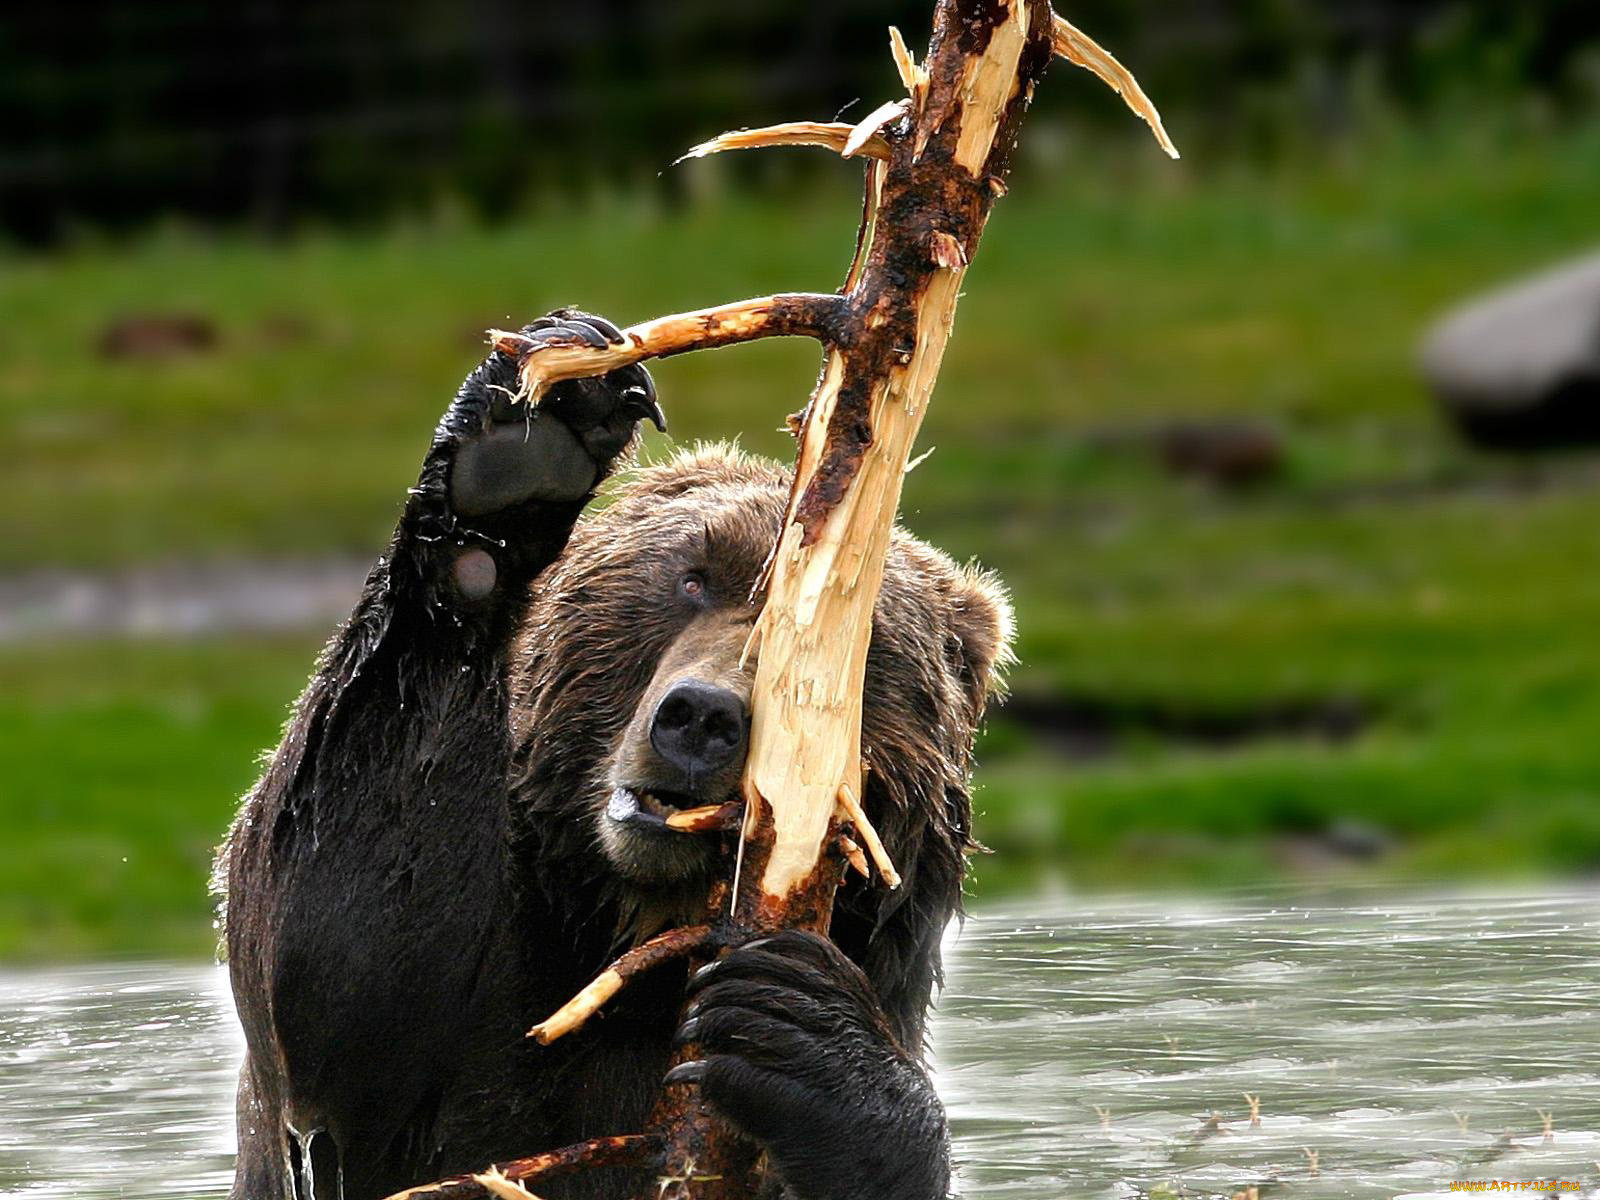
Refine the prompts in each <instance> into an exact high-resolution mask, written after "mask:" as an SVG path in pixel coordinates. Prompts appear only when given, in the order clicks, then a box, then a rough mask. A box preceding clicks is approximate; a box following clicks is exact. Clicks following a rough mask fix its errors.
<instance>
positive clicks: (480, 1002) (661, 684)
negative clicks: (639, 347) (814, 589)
mask: <svg viewBox="0 0 1600 1200" xmlns="http://www.w3.org/2000/svg"><path fill="white" fill-rule="evenodd" d="M524 333H525V334H526V335H527V336H528V337H529V338H531V339H534V340H535V341H538V340H544V339H553V338H571V337H574V336H578V337H583V338H585V339H587V340H589V341H591V342H593V343H594V344H597V345H598V344H603V343H604V342H605V341H607V340H609V339H613V338H615V337H616V336H617V331H616V329H615V327H614V326H612V325H611V324H610V323H608V322H606V321H604V320H602V319H600V318H597V317H592V316H588V315H586V314H581V313H576V312H573V311H570V310H561V311H558V312H556V313H554V314H552V315H551V316H549V317H546V318H542V319H541V320H539V321H536V322H535V323H534V324H532V325H530V326H528V327H526V329H525V330H524ZM517 366H518V364H517V363H516V362H515V361H513V360H512V359H511V358H508V357H507V356H506V355H504V354H502V353H499V352H496V353H494V354H492V355H491V356H490V357H489V358H488V359H487V360H485V361H484V363H483V364H482V365H480V366H479V367H478V369H477V370H476V371H474V372H473V374H472V375H471V376H469V378H468V379H467V381H466V382H465V383H464V384H463V385H462V388H461V390H460V392H459V393H458V395H457V397H456V399H455V402H454V403H453V404H452V405H451V406H450V408H449V409H448V411H447V412H446V413H445V416H444V418H443V420H442V421H441V422H440V425H439V428H438V430H437V432H436V434H435V436H434V440H433V444H432V447H431V449H430V450H429V452H428V455H427V457H426V459H425V461H424V464H423V467H422V472H421V477H420V479H419V480H418V482H417V484H416V486H415V487H414V488H412V490H411V492H410V494H409V497H408V499H407V501H406V504H405V508H404V514H403V516H402V517H401V520H400V524H399V528H398V530H397V531H396V533H395V536H394V539H393V541H392V542H391V544H390V546H389V549H388V551H387V553H385V554H384V555H383V557H381V558H380V559H379V560H378V562H377V564H376V566H375V567H374V568H373V570H372V573H371V575H370V577H369V578H368V580H367V584H366V588H365V591H364V593H363V595H362V598H361V600H360V602H359V604H358V605H357V607H356V609H355V611H354V613H353V614H352V615H351V617H350V619H349V620H348V621H347V622H346V623H345V624H344V625H343V626H341V627H340V629H339V630H338V631H337V632H336V633H335V635H334V637H333V639H332V640H331V641H330V642H329V644H328V646H327V648H326V649H325V650H324V652H323V654H322V656H321V658H320V659H319V660H318V662H317V665H316V670H315V673H314V674H313V676H312V678H311V681H310V683H309V685H308V686H307V688H306V690H305V692H304V694H303V695H302V696H301V698H300V701H299V703H298V705H297V706H296V708H295V710H294V714H293V717H292V719H291V720H290V722H289V724H288V726H287V728H286V730H285V732H284V736H283V741H282V743H281V744H280V745H279V747H278V749H277V751H276V753H275V754H274V755H273V756H272V758H271V760H270V762H269V764H268V766H267V767H266V770H265V773H264V774H263V775H262V777H261V779H260V781H259V783H258V784H257V785H256V786H255V788H254V789H253V790H252V791H251V792H250V794H249V795H248V796H247V797H246V799H245V801H244V803H243V806H242V808H241V810H240V812H239V815H238V818H237V820H236V821H235V823H234V825H233V829H232V831H231V833H230V835H229V838H228V841H227V843H226V845H225V846H224V848H223V851H222V856H221V859H220V860H219V864H218V874H219V881H220V883H221V884H222V886H224V887H225V889H226V897H227V912H226V935H225V936H226V951H227V955H228V964H229V969H230V972H231V976H232V983H233V990H234V996H235V999H236V1001H237V1005H238V1011H239V1016H240V1019H241V1021H242V1023H243V1026H244V1032H245V1038H246V1043H247V1058H246V1062H245V1066H244V1070H243V1073H242V1076H241V1079H240V1085H239V1100H238V1128H239V1157H238V1166H237V1175H236V1179H235V1184H234V1188H233V1195H234V1197H236V1198H239V1200H267V1198H271V1200H290V1198H293V1200H330V1198H335V1197H342V1198H343V1200H369V1198H372V1197H382V1196H385V1195H388V1194H389V1193H392V1192H395V1191H398V1190H400V1189H402V1188H406V1187H409V1186H412V1185H416V1184H420V1183H424V1182H427V1181H429V1180H432V1179H436V1178H439V1177H441V1176H444V1175H448V1174H452V1173H457V1172H462V1171H468V1170H478V1169H482V1168H483V1167H484V1166H486V1165H487V1164H489V1163H491V1162H495V1161H502V1160H505V1159H507V1158H513V1157H518V1156H523V1155H528V1154H532V1153H536V1152H538V1151H541V1150H545V1149H550V1148H553V1147H556V1146H560V1145H564V1144H566V1143H570V1142H576V1141H581V1140H583V1139H586V1138H590V1137H595V1136H599V1135H604V1134H611V1133H620V1132H628V1131H634V1130H638V1129H640V1128H641V1127H642V1126H643V1124H644V1122H645V1118H646V1115H647V1113H648V1111H649V1107H650V1105H651V1102H652V1099H653V1097H654V1096H655V1095H657V1094H658V1092H659V1090H660V1088H661V1087H662V1086H663V1073H664V1072H665V1071H666V1065H667V1062H668V1058H669V1055H670V1054H671V1052H672V1049H673V1047H674V1045H675V1044H684V1043H692V1044H693V1045H694V1046H697V1047H699V1049H698V1050H697V1051H696V1052H695V1054H696V1057H695V1059H694V1060H693V1061H692V1062H690V1063H688V1064H685V1065H684V1066H681V1067H679V1068H677V1069H676V1070H675V1071H674V1072H673V1078H672V1080H671V1081H670V1083H669V1086H689V1087H699V1088H701V1089H703V1092H704V1095H705V1097H706V1098H707V1100H708V1101H709V1102H710V1103H711V1104H712V1105H713V1106H714V1107H715V1108H716V1109H717V1110H718V1111H719V1112H720V1113H721V1114H723V1115H724V1116H726V1117H727V1118H728V1119H729V1120H730V1121H732V1122H733V1123H734V1125H735V1126H736V1127H737V1128H739V1129H740V1130H741V1131H742V1132H743V1133H745V1134H746V1135H748V1136H749V1137H750V1138H752V1139H753V1140H754V1141H755V1142H756V1143H757V1144H758V1145H759V1146H760V1148H761V1149H762V1150H763V1151H764V1155H765V1157H764V1160H763V1161H764V1162H765V1164H766V1167H765V1168H764V1170H765V1172H766V1174H765V1178H766V1180H767V1183H766V1184H765V1185H764V1187H765V1191H764V1194H771V1195H774V1196H777V1195H787V1196H791V1197H794V1198H796V1200H850V1198H854V1197H861V1198H866V1197H871V1198H873V1200H932V1198H934V1197H942V1196H944V1195H946V1193H947V1190H948V1187H949V1172H950V1168H949V1146H948V1134H947V1131H946V1127H945V1119H944V1112H943V1109H942V1107H941V1106H940V1104H939V1101H938V1098H937V1096H936V1095H935V1093H934V1091H933V1089H932V1086H931V1085H930V1083H929V1081H928V1078H927V1075H926V1073H925V1071H924V1069H923V1067H922V1065H921V1057H922V1053H923V1032H924V1024H925V1018H926V1013H927V1009H928V1005H929V1001H930V997H931V992H932V989H933V987H934V985H935V984H936V982H937V981H938V978H939V968H940V964H939V943H940V936H941V934H942V933H943V931H944V929H945V926H946V924H947V923H948V922H949V921H950V919H951V917H952V916H953V915H954V914H955V913H956V912H957V911H958V908H959V905H960V898H961V886H962V877H963V872H964V864H965V856H966V853H967V851H968V850H969V848H970V847H971V845H972V841H971V838H970V832H969V831H970V820H971V804H970V801H969V797H968V774H969V770H970V757H971V749H972V738H973V733H974V730H975V729H976V727H977V725H978V722H979V721H980V719H981V717H982V714H983V710H984V704H985V701H986V700H987V698H988V696H989V694H990V692H991V689H992V688H993V687H994V686H995V677H996V672H997V667H998V666H999V665H1000V664H1002V663H1003V661H1004V659H1005V657H1006V655H1007V653H1008V651H1007V645H1008V639H1009V631H1010V616H1009V610H1008V608H1007V605H1006V601H1005V599H1004V596H1003V594H1002V593H1001V591H1000V589H999V588H998V586H997V585H996V584H995V583H994V582H993V581H992V580H991V579H990V578H988V577H987V576H985V575H983V574H981V573H979V572H976V571H973V570H971V569H964V568H962V567H959V566H957V565H956V564H954V563H952V562H951V561H950V560H949V559H948V558H947V557H945V556H944V555H943V554H941V553H939V552H938V551H936V550H933V549H930V548H929V547H928V546H926V545H924V544H923V543H921V542H919V541H917V540H916V539H915V538H913V537H911V536H910V535H908V534H906V533H904V532H897V533H896V535H895V538H894V541H893V545H892V548H891V551H890V555H889V561H888V569H887V573H886V576H885V579H884V584H883V590H882V595H881V597H880V599H879V600H878V604H877V609H876V612H875V616H874V622H873V633H872V643H871V650H870V655H869V661H868V667H867V677H866V693H865V711H864V728H863V735H862V753H863V756H864V759H865V761H866V764H867V766H868V768H869V773H868V775H867V783H866V788H865V792H866V795H865V805H866V808H867V811H868V814H869V815H870V817H871V819H872V820H873V821H874V822H875V824H876V825H877V828H878V830H879V831H880V832H881V834H882V835H883V838H884V841H885V843H886V844H887V846H888V849H889V851H890V853H891V854H892V856H893V859H894V861H895V863H896V865H897V866H898V867H899V870H900V872H901V874H902V875H903V877H904V883H903V885H902V886H901V887H900V888H899V889H898V890H896V891H889V890H888V889H886V888H884V887H883V886H882V885H881V884H880V883H878V882H876V881H871V882H869V881H866V880H862V879H859V878H852V880H851V881H850V882H848V883H846V884H845V885H844V886H843V888H842V889H841V890H840V892H839V894H838V900H837V906H836V910H835V913H834V917H833V922H832V926H831V930H830V933H831V940H829V939H824V938H821V937H818V936H815V935H811V934H804V933H786V934H782V935H779V936H777V937H773V938H767V939H762V940H758V941H755V942H749V943H746V944H744V945H741V946H736V947H735V948H734V949H732V950H731V951H730V952H729V953H728V954H727V955H726V956H725V957H724V958H722V959H721V960H720V961H719V962H718V963H717V964H715V965H714V966H713V967H712V968H709V969H708V970H706V971H704V972H702V973H700V974H699V975H697V976H696V977H694V978H693V979H689V978H687V972H686V969H685V968H683V967H681V966H680V967H666V968H662V969H660V970H657V971H655V972H653V973H651V974H649V975H647V976H645V977H644V978H643V979H641V980H640V981H639V982H637V983H635V984H634V985H633V986H632V987H630V988H629V989H628V990H626V991H625V992H624V993H623V994H622V995H621V996H619V997H618V998H617V999H616V1000H615V1001H613V1002H612V1004H611V1005H610V1006H608V1008H607V1009H606V1010H605V1011H604V1012H603V1014H602V1015H601V1016H600V1017H598V1018H596V1019H595V1020H593V1021H591V1022H590V1023H589V1024H588V1025H587V1026H585V1027H584V1028H583V1029H582V1030H581V1031H579V1032H578V1033H576V1034H573V1035H570V1036H568V1037H566V1038H564V1039H561V1040H559V1041H556V1042H555V1043H553V1044H552V1045H549V1046H540V1045H538V1044H537V1043H535V1042H534V1041H532V1040H530V1039H529V1038H527V1037H526V1036H525V1033H526V1031H527V1029H528V1028H529V1027H530V1026H531V1025H532V1024H534V1023H535V1022H536V1021H538V1020H540V1019H542V1018H543V1017H545V1016H548V1015H549V1014H550V1013H551V1012H552V1011H553V1010H554V1009H555V1008H557V1007H558V1006H559V1005H560V1004H561V1003H562V1002H564V1001H565V1000H567V999H568V998H569V997H570V996H571V995H572V994H573V993H575V992H576V991H577V990H578V989H579V988H581V987H582V986H583V985H584V984H585V983H587V982H588V981H589V980H590V978H591V977H592V976H594V975H595V974H596V973H597V972H598V971H599V970H601V969H602V968H603V967H604V966H605V964H606V963H607V962H608V961H609V960H610V959H611V958H612V957H613V956H614V955H615V954H616V953H617V952H618V951H619V950H621V949H625V948H626V947H628V946H629V945H632V944H635V943H636V942H637V941H639V940H640V939H642V938H645V937H647V936H650V935H651V934H653V933H655V932H658V931H659V930H661V929H662V928H665V927H667V926H669V925H671V924H674V923H677V922H681V921H683V920H685V919H687V918H690V917H693V916H694V915H695V914H696V913H697V912H698V911H699V909H700V906H701V905H702V904H703V902H704V898H705V895H706V890H707V886H708V881H709V880H710V879H712V878H713V872H719V871H725V870H726V869H727V855H728V851H729V847H728V841H729V839H728V838H727V837H726V836H725V835H716V836H700V835H693V834H684V833H680V832H677V831H675V830H673V829H671V828H669V827H668V826H667V825H666V824H665V821H664V818H665V817H666V816H667V815H668V814H670V813H671V812H672V811H673V810H674V809H678V808H685V807H691V806H699V805H704V804H710V803H718V802H723V801H726V800H728V799H731V798H733V797H735V796H736V795H737V794H738V783H739V777H740V772H741V769H742V766H743V761H744V756H745V750H746V739H747V735H748V727H749V720H748V713H747V707H748V701H749V695H750V683H751V669H750V665H749V664H746V665H744V666H741V665H740V662H739V655H740V650H741V648H742V647H743V645H744V642H745V639H746V635H747V634H748V632H749V630H750V627H751V622H752V620H753V618H754V617H755V614H756V611H757V603H756V601H755V600H753V598H752V595H751V593H752V589H753V588H754V586H755V584H756V579H757V576H758V574H759V571H760V567H761V564H762V561H763V559H764V557H765V556H766V553H767V551H768V549H769V547H770V546H771V544H772V541H773V538H774V535H775V533H776V531H777V529H778V526H779V524H780V523H781V520H782V515H783V511H784V500H785V496H786V490H787V480H786V478H785V475H784V473H783V471H782V470H780V469H779V468H778V467H776V466H773V465H770V464H767V463H764V462H760V461H757V460H755V459H752V458H749V457H747V456H745V455H742V454H740V453H738V452H736V451H733V450H729V449H726V448H721V447H710V448H701V449H699V450H696V451H694V452H690V453H685V454H682V455H680V456H678V457H676V458H674V459H672V460H671V461H669V462H666V463H664V464H662V465H658V466H652V467H645V468H642V469H636V470H635V471H634V472H633V473H631V474H629V475H626V476H625V477H623V478H622V479H621V480H619V482H618V483H617V485H616V486H615V489H614V496H613V499H612V502H611V503H610V504H609V506H607V507H604V508H603V509H602V510H601V511H599V512H597V513H594V514H592V515H590V516H588V517H587V518H585V519H584V520H582V521H580V520H579V515H580V513H581V512H582V510H583V509H584V508H585V506H586V505H587V504H588V502H589V501H590V499H591V498H592V497H593V495H594V492H595V489H596V487H597V486H598V484H599V483H600V482H601V481H602V480H603V479H604V478H605V477H606V476H607V475H608V473H609V472H610V471H611V469H612V467H613V464H614V463H615V462H616V460H618V458H619V457H620V456H622V454H623V452H624V451H625V449H626V448H627V447H628V446H629V444H630V442H631V441H632V439H633V435H634V432H635V426H636V423H637V421H638V420H639V419H641V418H645V417H650V418H653V419H655V420H656V421H657V423H658V424H659V423H661V414H660V408H659V406H658V405H657V403H656V399H655V392H654V387H653V385H652V383H651V381H650V377H649V376H648V374H647V373H646V372H645V371H644V370H643V369H642V368H640V367H630V368H626V369H623V370H619V371H615V372H613V373H611V374H610V375H606V376H604V377H601V378H597V379H590V380H581V381H573V382H570V383H565V384H562V385H560V386H559V387H557V388H556V389H554V390H553V392H552V394H551V395H550V397H549V398H548V399H547V400H546V401H545V402H544V403H543V404H542V405H541V406H540V407H538V408H536V409H529V408H528V407H526V406H522V405H515V404H513V403H512V402H511V399H510V396H511V389H513V388H514V387H515V384H516V372H517ZM687 991H692V992H693V993H694V1001H693V1004H692V1005H691V1007H690V1008H689V1010H688V1016H687V1019H686V1020H685V1021H684V1022H683V1024H682V1026H681V1027H678V1014H679V1012H680V1009H681V1008H682V1005H683V1003H684V1000H685V998H686V992H687ZM649 1182H650V1181H649V1180H644V1179H640V1178H639V1177H638V1176H637V1175H636V1174H634V1173H630V1172H626V1171H619V1170H612V1171H601V1172H592V1173H588V1174H584V1175H580V1176H577V1177H574V1178H570V1179H567V1180H561V1181H550V1182H548V1183H541V1184H540V1185H539V1187H538V1189H537V1190H538V1191H539V1192H540V1193H541V1194H544V1195H547V1196H550V1197H579V1196H590V1197H602V1196H605V1197H612V1196H616V1197H622V1196H628V1195H634V1194H639V1193H640V1190H641V1188H642V1187H644V1186H648V1185H649Z"/></svg>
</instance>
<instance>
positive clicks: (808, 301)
mask: <svg viewBox="0 0 1600 1200" xmlns="http://www.w3.org/2000/svg"><path fill="white" fill-rule="evenodd" d="M844 315H845V304H844V299H843V297H840V296H822V295H812V294H810V293H806V292H794V293H788V294H783V295H777V296H760V297H757V298H756V299H754V300H740V301H738V302H737V303H734V304H725V305H722V306H721V307H719V308H702V309H697V310H696V311H694V312H686V313H674V314H673V315H671V316H668V317H657V318H656V319H655V320H653V321H644V322H641V323H640V324H638V325H630V326H628V328H626V329H624V330H623V331H622V337H621V338H620V339H619V340H617V341H616V342H614V343H613V344H611V345H610V346H607V347H606V348H605V349H603V350H597V349H595V348H594V347H592V346H590V345H588V344H587V343H585V342H579V341H572V342H562V343H556V344H552V343H550V342H548V341H534V340H531V339H529V338H526V337H524V336H523V335H522V334H520V333H515V332H512V331H509V330H504V329H491V330H490V331H489V341H490V342H491V343H493V345H494V347H495V349H497V350H500V351H503V352H504V353H506V354H509V355H512V356H513V357H514V358H516V359H517V360H518V361H519V362H520V363H521V364H522V367H521V378H522V388H521V391H520V392H519V393H518V399H521V400H528V401H531V402H533V403H537V402H538V400H539V398H540V397H541V396H542V395H543V394H544V391H545V389H546V388H548V387H549V386H550V385H551V384H552V383H558V382H560V381H561V380H563V379H582V378H583V377H585V376H587V375H603V374H605V373H606V372H607V371H615V370H616V369H617V368H618V367H626V366H630V365H632V364H633V363H636V362H643V361H644V360H645V359H649V358H668V357H670V356H672V355H674V354H683V353H685V352H687V351H689V350H713V349H716V348H717V347H719V346H733V345H737V344H738V343H739V342H753V341H756V340H757V339H759V338H770V337H809V338H815V339H816V340H817V341H820V342H822V343H824V344H828V343H831V342H832V341H833V340H834V339H835V338H836V337H837V336H838V330H839V323H840V321H841V320H842V319H843V317H844Z"/></svg>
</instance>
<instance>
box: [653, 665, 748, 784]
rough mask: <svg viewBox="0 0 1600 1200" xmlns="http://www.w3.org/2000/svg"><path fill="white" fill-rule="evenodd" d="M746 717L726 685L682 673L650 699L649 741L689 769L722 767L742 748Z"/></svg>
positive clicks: (675, 763)
mask: <svg viewBox="0 0 1600 1200" xmlns="http://www.w3.org/2000/svg"><path fill="white" fill-rule="evenodd" d="M748 727H749V722H748V721H747V720H745V712H744V701H743V700H742V699H740V698H739V696H738V695H736V694H735V693H733V692H730V691H729V690H728V689H727V688H722V687H716V686H714V685H712V684H709V683H703V682H702V681H700V680H698V679H685V680H682V681H680V682H678V683H675V684H673V685H672V688H671V690H669V691H668V692H667V694H666V695H665V696H663V697H662V698H661V703H660V704H658V705H656V711H655V715H654V716H653V717H651V719H650V744H651V745H652V746H654V747H655V748H656V753H658V754H660V755H661V757H662V758H664V759H666V760H667V761H668V762H669V763H671V764H672V765H673V766H675V767H677V768H679V769H680V770H683V771H687V772H689V774H691V775H698V774H701V773H702V772H706V771H715V770H716V769H717V768H718V767H725V766H727V765H728V764H729V763H730V762H732V761H733V760H734V759H735V758H737V757H738V756H739V754H740V752H742V751H743V750H744V742H745V735H746V733H747V732H748Z"/></svg>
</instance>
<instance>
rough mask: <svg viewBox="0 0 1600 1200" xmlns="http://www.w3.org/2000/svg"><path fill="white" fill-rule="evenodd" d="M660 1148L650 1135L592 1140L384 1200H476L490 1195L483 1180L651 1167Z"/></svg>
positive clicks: (517, 1179)
mask: <svg viewBox="0 0 1600 1200" xmlns="http://www.w3.org/2000/svg"><path fill="white" fill-rule="evenodd" d="M663 1146H664V1142H663V1140H662V1139H661V1138H660V1137H659V1136H658V1135H656V1134H650V1133H629V1134H622V1135H620V1136H617V1137H602V1138H594V1139H592V1140H590V1141H587V1142H578V1143H577V1144H576V1145H572V1146H563V1147H561V1148H560V1149H559V1150H551V1151H548V1152H547V1153H545V1154H535V1155H532V1156H530V1157H528V1158H518V1159H513V1160H512V1161H511V1162H503V1163H495V1164H494V1165H493V1166H490V1167H487V1168H485V1169H484V1170H482V1171H480V1172H477V1173H476V1174H473V1175H457V1176H455V1177H454V1178H451V1179H441V1180H439V1181H438V1182H437V1183H428V1184H423V1185H422V1186H421V1187H414V1188H407V1189H406V1190H405V1191H403V1192H396V1193H395V1194H394V1195H392V1196H390V1197H389V1198H388V1200H478V1197H481V1196H484V1195H488V1194H494V1189H493V1188H492V1186H491V1185H490V1184H487V1183H486V1182H485V1177H486V1176H488V1177H492V1178H493V1179H494V1180H495V1181H496V1182H498V1181H502V1180H503V1181H506V1182H511V1183H522V1182H524V1181H526V1180H530V1179H548V1178H552V1177H555V1176H559V1175H571V1174H573V1173H574V1172H576V1171H587V1170H589V1169H591V1168H595V1167H646V1168H649V1167H655V1166H658V1165H659V1163H660V1159H661V1153H662V1148H663Z"/></svg>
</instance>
